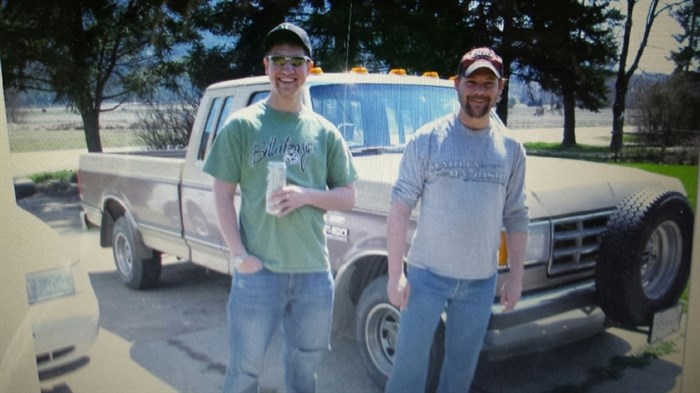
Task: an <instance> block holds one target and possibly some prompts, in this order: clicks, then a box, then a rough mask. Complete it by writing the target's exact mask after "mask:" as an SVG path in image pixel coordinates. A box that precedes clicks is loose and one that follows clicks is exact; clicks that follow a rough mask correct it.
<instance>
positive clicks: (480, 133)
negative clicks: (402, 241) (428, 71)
mask: <svg viewBox="0 0 700 393" xmlns="http://www.w3.org/2000/svg"><path fill="white" fill-rule="evenodd" d="M500 127H503V126H502V125H500V124H497V123H496V122H494V121H492V122H491V127H489V128H486V129H482V130H471V129H468V128H466V127H465V126H464V125H463V124H462V123H461V122H460V121H459V119H458V117H457V114H456V113H455V114H451V115H448V116H445V117H443V118H441V119H438V120H436V121H434V122H432V123H430V124H427V125H425V126H423V127H421V128H420V129H419V130H418V131H417V132H416V134H415V136H414V138H413V139H412V140H411V141H410V142H409V143H408V144H407V146H406V150H405V152H404V155H403V158H402V159H401V167H400V171H399V177H398V179H397V181H396V184H395V185H394V188H393V190H392V202H399V203H402V204H404V205H406V206H408V207H410V208H411V209H413V208H415V207H416V206H417V204H418V201H419V200H420V212H419V215H418V225H417V228H416V232H415V233H414V236H413V240H412V242H411V248H410V251H409V254H408V263H409V265H411V266H416V267H420V268H424V269H429V270H431V271H433V272H434V273H436V274H439V275H443V276H448V277H454V278H458V279H480V278H487V277H490V276H491V275H493V274H495V273H496V270H497V266H496V257H497V253H498V246H499V244H500V232H501V230H502V229H505V231H506V233H514V232H525V233H527V230H528V222H529V218H528V208H527V205H526V203H525V202H526V201H525V199H526V198H525V192H524V189H525V149H524V148H523V146H522V144H520V143H519V142H517V141H515V140H513V139H511V138H509V137H506V136H505V135H503V133H502V132H501V129H500Z"/></svg>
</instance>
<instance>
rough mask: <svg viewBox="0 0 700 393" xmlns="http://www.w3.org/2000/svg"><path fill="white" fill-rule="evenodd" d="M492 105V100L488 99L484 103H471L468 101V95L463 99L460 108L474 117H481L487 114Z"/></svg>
mask: <svg viewBox="0 0 700 393" xmlns="http://www.w3.org/2000/svg"><path fill="white" fill-rule="evenodd" d="M492 107H493V102H492V101H491V100H489V101H488V102H487V103H486V104H472V103H470V101H469V97H466V98H465V99H464V102H463V103H462V109H464V111H465V112H466V113H467V114H468V115H469V116H470V117H476V118H482V117H485V116H489V112H491V108H492Z"/></svg>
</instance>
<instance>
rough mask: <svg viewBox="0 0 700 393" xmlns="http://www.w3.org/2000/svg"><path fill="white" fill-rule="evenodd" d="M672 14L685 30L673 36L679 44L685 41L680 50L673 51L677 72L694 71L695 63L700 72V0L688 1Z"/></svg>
mask: <svg viewBox="0 0 700 393" xmlns="http://www.w3.org/2000/svg"><path fill="white" fill-rule="evenodd" d="M672 15H673V16H674V17H675V18H676V20H677V21H678V23H679V24H680V25H681V27H682V28H683V30H684V32H683V34H675V35H674V36H673V37H674V38H675V39H676V41H677V42H678V44H683V43H684V42H685V46H683V47H681V48H680V50H679V51H677V52H675V51H671V60H673V61H674V62H675V63H676V72H689V71H692V68H693V65H694V66H695V72H700V37H698V36H699V35H700V0H691V1H687V2H686V3H685V4H684V5H683V6H681V7H680V8H678V9H677V10H676V11H674V12H672Z"/></svg>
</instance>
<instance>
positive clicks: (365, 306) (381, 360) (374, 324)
mask: <svg viewBox="0 0 700 393" xmlns="http://www.w3.org/2000/svg"><path fill="white" fill-rule="evenodd" d="M387 281H388V277H387V276H380V277H378V278H376V279H374V280H373V281H372V282H370V283H369V284H368V285H367V287H365V289H364V290H363V291H362V295H361V296H360V300H359V301H358V303H357V319H356V332H357V333H356V334H357V341H358V344H359V345H360V352H361V356H362V361H363V363H364V365H365V368H366V369H367V372H368V374H369V375H370V377H372V380H374V382H375V383H376V384H377V385H378V386H380V387H381V388H382V389H383V388H384V386H386V382H387V380H388V378H389V374H391V369H392V367H393V365H394V354H395V351H396V341H397V338H398V334H399V318H400V312H399V310H398V309H397V308H396V307H394V305H392V304H391V303H390V302H389V297H388V295H387V293H386V285H387ZM443 343H444V325H443V323H442V322H440V324H439V326H438V329H437V331H436V332H435V338H434V341H433V345H432V348H431V351H430V368H429V370H428V381H427V382H426V389H425V391H426V392H433V391H435V389H437V383H438V381H439V379H440V368H441V367H442V360H443V357H444V346H443Z"/></svg>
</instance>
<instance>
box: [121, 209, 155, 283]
mask: <svg viewBox="0 0 700 393" xmlns="http://www.w3.org/2000/svg"><path fill="white" fill-rule="evenodd" d="M112 254H113V255H114V264H115V265H116V267H117V273H118V274H119V278H120V279H121V280H122V282H124V284H126V285H127V286H128V287H131V288H134V289H146V288H151V287H153V286H155V285H156V283H157V282H158V279H159V278H160V272H161V260H160V253H158V252H156V251H154V250H151V249H150V248H148V247H147V246H146V245H145V244H144V243H143V240H142V239H141V234H140V233H138V231H137V230H136V229H135V228H133V227H132V226H131V224H130V223H129V220H128V219H127V218H126V217H125V216H122V217H120V218H119V219H118V220H117V222H116V223H115V224H114V230H113V231H112Z"/></svg>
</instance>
